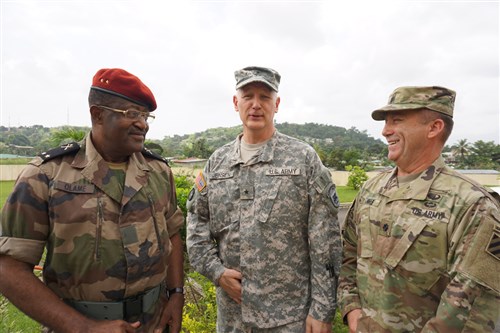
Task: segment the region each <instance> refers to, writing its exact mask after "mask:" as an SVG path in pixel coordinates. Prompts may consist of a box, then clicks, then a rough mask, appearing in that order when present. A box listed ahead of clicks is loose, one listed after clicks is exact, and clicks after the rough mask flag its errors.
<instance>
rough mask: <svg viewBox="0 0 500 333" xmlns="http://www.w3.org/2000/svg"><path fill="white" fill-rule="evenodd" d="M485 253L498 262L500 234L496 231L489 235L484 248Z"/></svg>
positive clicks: (499, 258) (499, 256) (499, 257)
mask: <svg viewBox="0 0 500 333" xmlns="http://www.w3.org/2000/svg"><path fill="white" fill-rule="evenodd" d="M486 252H488V253H489V254H491V255H492V256H493V257H495V258H496V259H497V260H500V233H499V232H497V231H496V230H494V231H493V234H492V235H491V238H490V242H489V243H488V247H487V248H486Z"/></svg>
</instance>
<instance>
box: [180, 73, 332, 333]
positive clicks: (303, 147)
mask: <svg viewBox="0 0 500 333" xmlns="http://www.w3.org/2000/svg"><path fill="white" fill-rule="evenodd" d="M235 77H236V89H237V91H236V95H235V96H234V97H233V103H234V108H235V110H236V112H238V113H239V116H240V118H241V121H242V123H243V133H242V134H240V135H239V136H238V138H237V139H236V140H235V141H233V142H231V143H229V144H226V145H225V146H223V147H221V148H220V149H218V150H217V151H216V152H215V153H214V154H213V155H212V156H211V157H210V159H209V160H208V163H207V164H206V166H205V168H204V170H203V172H201V173H200V175H199V176H198V177H197V178H196V181H195V183H196V184H195V186H194V188H193V190H192V191H191V193H190V196H189V199H188V204H187V205H188V235H187V246H188V253H189V259H190V262H191V265H192V266H193V267H194V269H196V270H197V271H198V272H200V273H201V274H203V275H205V276H206V277H208V278H209V279H210V280H211V281H213V283H214V284H215V285H216V286H217V305H218V313H217V331H218V332H224V333H227V332H283V333H284V332H286V333H293V332H305V331H306V326H307V329H308V331H307V332H330V329H331V320H332V316H333V314H334V311H335V307H336V302H335V290H336V282H337V276H338V272H339V265H340V252H341V243H340V230H339V226H338V220H337V212H338V207H339V201H338V198H337V194H336V189H335V185H334V184H333V183H332V180H331V175H330V172H329V170H328V169H326V168H325V167H324V166H323V165H322V163H321V161H320V159H319V157H318V155H317V154H316V152H315V151H314V149H312V148H311V147H310V146H309V145H307V144H305V143H303V142H301V141H298V140H296V139H294V138H291V137H288V136H286V135H283V134H280V133H279V132H277V131H276V129H275V127H274V114H275V113H276V112H278V106H279V103H280V98H279V97H278V96H277V91H278V85H279V82H280V75H279V74H278V73H277V72H276V71H274V70H272V69H269V68H263V67H247V68H244V69H242V70H238V71H236V72H235Z"/></svg>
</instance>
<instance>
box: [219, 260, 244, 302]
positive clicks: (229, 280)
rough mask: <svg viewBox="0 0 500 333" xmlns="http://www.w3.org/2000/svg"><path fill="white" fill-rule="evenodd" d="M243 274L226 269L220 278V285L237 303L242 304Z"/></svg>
mask: <svg viewBox="0 0 500 333" xmlns="http://www.w3.org/2000/svg"><path fill="white" fill-rule="evenodd" d="M241 277H242V276H241V273H240V272H238V271H236V270H234V269H229V268H228V269H226V270H225V271H224V273H222V275H221V277H220V278H219V285H220V286H221V287H222V289H224V291H225V292H226V293H227V294H228V295H229V297H231V298H232V299H233V300H234V301H235V302H236V303H238V304H241Z"/></svg>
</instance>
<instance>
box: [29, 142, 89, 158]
mask: <svg viewBox="0 0 500 333" xmlns="http://www.w3.org/2000/svg"><path fill="white" fill-rule="evenodd" d="M79 150H80V145H79V144H78V142H70V143H67V144H64V145H62V146H59V147H57V148H53V149H51V150H47V151H45V152H43V153H41V154H39V155H38V156H39V157H40V158H41V159H42V160H43V162H42V163H45V162H47V161H50V160H51V159H53V158H56V157H59V156H63V155H68V154H73V153H76V152H78V151H79Z"/></svg>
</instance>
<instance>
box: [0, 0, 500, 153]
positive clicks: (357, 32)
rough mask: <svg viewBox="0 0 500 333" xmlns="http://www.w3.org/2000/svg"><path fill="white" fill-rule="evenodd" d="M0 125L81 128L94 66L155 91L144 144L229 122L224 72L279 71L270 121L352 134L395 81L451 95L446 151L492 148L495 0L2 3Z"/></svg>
mask: <svg viewBox="0 0 500 333" xmlns="http://www.w3.org/2000/svg"><path fill="white" fill-rule="evenodd" d="M0 1H1V3H0V18H1V22H0V36H1V40H0V62H1V73H0V99H1V101H0V123H1V125H2V126H31V125H43V126H48V127H55V126H62V125H73V126H90V115H89V111H88V102H87V97H88V91H89V88H90V85H91V83H92V77H93V75H94V74H95V73H96V72H97V70H99V69H100V68H112V67H119V68H123V69H125V70H127V71H129V72H131V73H133V74H135V75H137V76H138V77H139V78H141V80H142V81H143V82H144V83H145V84H146V85H147V86H149V88H150V89H151V90H152V91H153V93H154V95H155V98H156V101H157V104H158V109H157V110H156V111H155V114H156V120H155V121H154V123H153V124H151V126H150V130H149V133H148V138H152V139H162V138H164V137H165V136H173V135H183V134H192V133H195V132H202V131H204V130H206V129H208V128H216V127H230V126H236V125H239V124H240V120H239V116H238V114H237V113H236V112H235V111H234V107H233V105H232V97H233V95H234V92H235V79H234V71H235V70H237V69H241V68H243V67H246V66H265V67H271V68H274V69H275V70H277V71H278V72H279V73H280V74H281V77H282V78H281V85H280V91H279V95H280V97H281V104H280V109H279V112H278V113H277V114H276V117H275V120H276V122H277V123H283V122H288V123H298V124H303V123H308V122H313V123H319V124H328V125H334V126H341V127H344V128H351V127H356V128H357V129H358V130H360V131H366V132H367V133H368V134H369V135H370V136H372V137H374V138H377V139H383V137H382V136H381V134H380V132H381V130H382V127H383V122H376V121H374V120H372V118H371V116H370V114H371V111H373V110H374V109H376V108H379V107H382V106H384V105H386V104H387V100H388V98H389V95H390V94H391V92H392V91H393V90H394V89H395V88H397V87H399V86H428V85H440V86H444V87H447V88H450V89H453V90H455V91H456V92H457V97H456V103H455V114H454V120H455V127H454V130H453V133H452V135H451V137H450V139H449V140H448V144H453V143H456V142H457V141H458V140H461V139H467V140H468V141H469V142H471V143H473V142H476V141H478V140H483V141H495V142H496V143H499V142H500V134H499V133H500V120H499V94H500V86H499V63H500V57H499V40H500V38H499V34H500V33H499V2H498V0H497V1H480V0H477V1H404V0H400V1H385V0H377V1H374V0H338V1H305V0H304V1H273V0H269V1H255V0H254V1H189V0H170V1H164V0H142V1H139V0H133V1H109V0H100V1H95V0H85V1H77V0H75V1H72V0H66V1H63V0H59V1H47V0H36V1H23V0H12V1H9V0H0Z"/></svg>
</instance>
